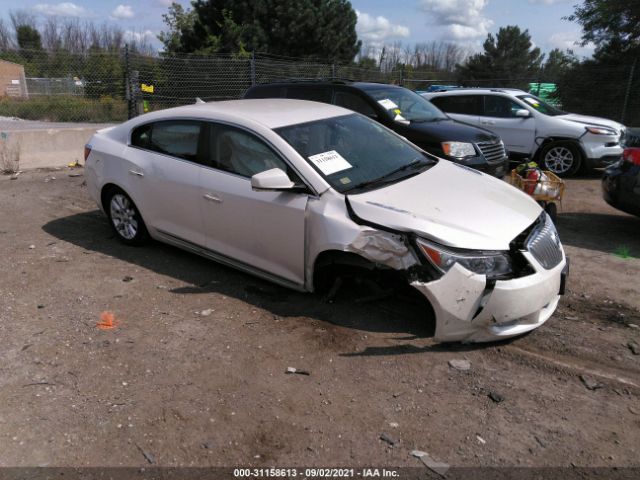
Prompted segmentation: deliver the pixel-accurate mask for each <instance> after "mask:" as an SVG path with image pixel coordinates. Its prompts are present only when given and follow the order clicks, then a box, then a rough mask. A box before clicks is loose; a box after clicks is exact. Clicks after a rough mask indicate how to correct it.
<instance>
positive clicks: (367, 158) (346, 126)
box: [276, 115, 435, 193]
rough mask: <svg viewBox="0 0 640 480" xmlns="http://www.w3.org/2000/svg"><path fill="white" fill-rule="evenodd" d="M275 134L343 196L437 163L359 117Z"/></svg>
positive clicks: (329, 121)
mask: <svg viewBox="0 0 640 480" xmlns="http://www.w3.org/2000/svg"><path fill="white" fill-rule="evenodd" d="M276 132H277V133H278V134H279V135H280V136H281V137H282V138H284V139H285V140H286V141H287V142H288V143H289V144H290V145H291V146H292V147H293V148H294V149H295V150H296V151H297V152H298V153H299V154H300V155H301V156H302V157H303V158H304V159H305V160H306V161H307V162H309V164H310V165H311V166H312V167H313V168H314V169H315V170H316V171H317V172H318V173H319V174H320V175H321V176H322V177H323V178H324V179H325V180H327V182H329V184H330V185H331V186H332V187H333V188H335V189H336V190H337V191H339V192H341V193H345V192H352V193H358V192H359V191H364V190H366V189H373V188H379V187H381V186H383V185H386V184H389V183H392V182H396V181H399V180H402V179H403V178H406V177H408V176H412V175H416V174H418V173H420V172H422V171H423V170H424V169H425V168H427V167H428V166H430V165H433V164H434V163H435V161H434V160H432V159H431V158H430V157H427V156H426V155H425V154H424V153H423V152H422V151H421V150H418V148H416V147H414V146H412V145H411V144H409V143H408V142H406V141H404V140H402V139H401V138H400V137H398V136H397V135H395V134H394V133H392V132H390V131H389V130H387V129H386V128H385V127H383V126H382V125H380V124H378V123H377V122H375V121H373V120H370V119H368V118H366V117H363V116H361V115H347V116H343V117H335V118H326V119H324V120H318V121H315V122H309V123H303V124H300V125H291V126H288V127H282V128H279V129H277V130H276Z"/></svg>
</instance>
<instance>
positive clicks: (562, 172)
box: [540, 142, 582, 177]
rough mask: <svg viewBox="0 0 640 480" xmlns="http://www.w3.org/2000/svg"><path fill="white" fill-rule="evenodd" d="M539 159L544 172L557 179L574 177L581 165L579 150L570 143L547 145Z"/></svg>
mask: <svg viewBox="0 0 640 480" xmlns="http://www.w3.org/2000/svg"><path fill="white" fill-rule="evenodd" d="M540 159H541V163H542V166H543V168H544V169H545V170H549V171H550V172H553V173H555V174H556V175H558V176H559V177H570V176H572V175H575V173H576V172H577V171H578V169H579V168H580V164H581V163H582V155H581V153H580V149H579V148H578V147H577V146H576V145H575V144H573V143H571V142H551V143H549V144H548V145H546V146H545V147H544V148H543V149H542V152H541V153H540Z"/></svg>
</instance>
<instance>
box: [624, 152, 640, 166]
mask: <svg viewBox="0 0 640 480" xmlns="http://www.w3.org/2000/svg"><path fill="white" fill-rule="evenodd" d="M622 160H624V161H625V162H627V163H630V164H631V165H640V148H625V150H624V152H623V153H622Z"/></svg>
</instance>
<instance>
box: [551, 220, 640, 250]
mask: <svg viewBox="0 0 640 480" xmlns="http://www.w3.org/2000/svg"><path fill="white" fill-rule="evenodd" d="M556 226H557V227H558V231H559V233H560V238H561V239H562V243H564V244H565V245H571V246H574V247H579V248H586V249H589V250H598V251H601V252H605V253H610V254H612V255H617V256H620V257H622V258H625V257H636V258H640V236H639V235H638V234H639V233H640V218H637V217H633V216H631V215H626V214H622V213H621V214H620V215H615V214H614V215H607V214H603V213H561V214H559V215H558V218H557V220H556Z"/></svg>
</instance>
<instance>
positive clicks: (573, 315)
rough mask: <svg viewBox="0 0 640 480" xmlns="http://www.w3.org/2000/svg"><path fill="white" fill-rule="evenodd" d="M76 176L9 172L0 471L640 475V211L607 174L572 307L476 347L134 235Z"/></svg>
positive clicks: (579, 251)
mask: <svg viewBox="0 0 640 480" xmlns="http://www.w3.org/2000/svg"><path fill="white" fill-rule="evenodd" d="M81 173H82V170H59V171H35V172H25V173H23V174H22V175H20V176H19V177H18V179H17V180H9V178H8V177H0V205H1V208H0V248H1V249H2V255H1V256H0V272H2V275H0V382H1V385H2V388H1V389H0V466H20V465H23V466H36V465H37V466H45V465H49V466H119V465H126V466H139V467H142V466H145V465H147V466H148V465H149V463H150V462H151V461H153V462H155V464H157V465H163V466H231V465H242V466H246V467H249V466H260V467H261V466H264V467H267V466H294V465H316V466H336V465H342V466H344V465H349V466H367V465H380V466H384V465H388V466H413V467H418V466H419V465H420V463H419V461H418V460H417V459H416V458H413V457H411V456H410V455H409V452H410V451H411V450H413V449H419V450H423V451H426V452H428V453H429V454H430V455H431V456H432V457H433V458H435V459H437V460H439V461H441V462H445V463H447V464H450V465H454V466H526V467H530V466H536V467H542V466H636V467H638V466H640V464H639V461H638V458H640V456H639V453H640V452H639V449H640V402H638V395H639V393H640V356H638V355H637V353H638V350H637V348H636V347H633V345H637V343H640V329H638V328H637V327H634V325H640V314H639V310H638V309H639V308H640V282H639V281H638V280H639V276H638V267H639V266H640V259H639V258H638V257H640V240H639V239H638V231H639V229H640V219H638V218H635V217H631V216H628V215H625V214H623V213H621V212H618V211H616V210H614V209H612V208H610V207H608V206H607V205H606V204H605V203H604V202H603V201H602V199H601V195H600V186H599V180H598V179H597V178H596V177H595V176H593V177H588V178H582V179H577V180H570V181H569V182H568V187H567V197H566V201H565V202H564V205H563V209H562V210H561V213H560V216H559V219H558V227H559V230H560V232H561V237H562V239H563V241H564V243H565V246H566V250H567V253H568V255H569V256H570V257H571V259H572V264H571V268H572V272H571V277H570V281H569V292H568V294H567V295H566V296H565V297H564V298H563V299H562V301H561V304H560V307H559V309H558V311H557V313H556V314H555V315H554V316H553V317H552V318H551V319H550V320H549V321H548V322H547V324H545V325H544V326H543V327H542V328H540V329H538V330H537V331H535V332H533V333H531V334H529V335H527V336H524V337H521V338H517V339H515V340H512V341H509V342H503V343H496V344H488V345H472V346H463V345H459V344H454V345H439V344H436V343H435V342H433V340H432V339H431V338H430V337H429V331H430V327H429V325H428V324H427V323H428V322H426V321H425V318H424V315H423V313H422V309H421V305H419V304H412V303H408V302H406V301H401V300H399V299H390V300H385V301H375V302H370V301H360V300H361V299H362V297H363V296H365V295H366V292H362V291H361V290H362V289H359V288H357V286H353V288H344V289H342V290H341V291H340V292H339V293H338V296H337V298H336V300H335V302H334V303H327V302H325V301H323V299H322V298H321V297H320V296H318V295H312V294H301V293H296V292H293V291H289V290H286V289H283V288H280V287H277V286H274V285H271V284H269V283H266V282H263V281H261V280H258V279H256V278H253V277H251V276H248V275H245V274H242V273H239V272H237V271H234V270H231V269H228V268H225V267H223V266H220V265H218V264H216V263H213V262H210V261H207V260H204V259H202V258H199V257H197V256H194V255H191V254H188V253H185V252H182V251H180V250H178V249H175V248H172V247H168V246H164V245H161V244H158V243H154V244H151V245H149V246H146V247H140V248H130V247H125V246H123V245H121V244H119V243H118V242H117V240H116V239H115V238H114V237H113V235H112V233H111V231H110V230H109V228H108V225H107V223H106V220H105V218H104V216H103V215H102V214H101V213H100V212H99V211H97V210H96V208H95V206H94V205H93V204H92V203H91V202H90V201H89V200H88V198H87V194H86V189H85V187H84V186H83V178H82V176H69V175H70V174H71V175H78V174H81ZM104 311H112V312H113V313H114V315H115V318H116V328H114V329H111V330H101V329H98V328H97V327H96V324H97V323H98V322H99V321H100V315H101V313H102V312H104ZM633 342H635V343H633ZM629 344H631V345H632V347H630V346H629ZM633 349H636V350H635V351H636V354H634V353H633V351H632V350H633ZM452 360H467V361H468V362H469V364H470V368H469V370H466V371H460V370H457V369H455V368H452V367H451V366H450V364H449V362H450V361H452ZM287 367H295V368H297V369H303V370H306V371H308V373H309V375H299V374H286V373H285V371H286V369H287ZM383 434H384V436H385V438H386V440H383V439H381V436H382V435H383Z"/></svg>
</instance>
